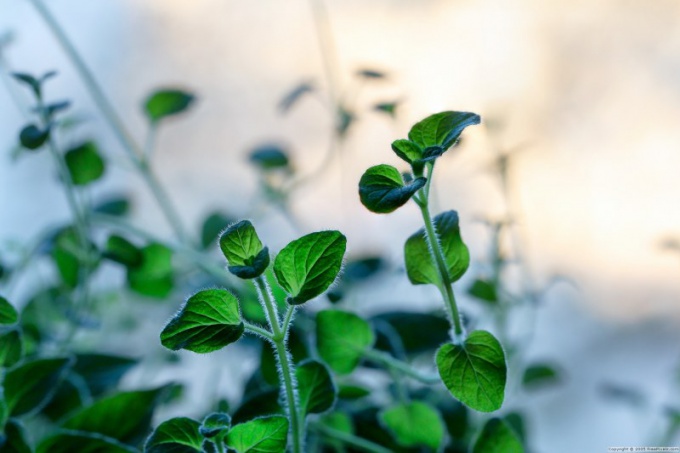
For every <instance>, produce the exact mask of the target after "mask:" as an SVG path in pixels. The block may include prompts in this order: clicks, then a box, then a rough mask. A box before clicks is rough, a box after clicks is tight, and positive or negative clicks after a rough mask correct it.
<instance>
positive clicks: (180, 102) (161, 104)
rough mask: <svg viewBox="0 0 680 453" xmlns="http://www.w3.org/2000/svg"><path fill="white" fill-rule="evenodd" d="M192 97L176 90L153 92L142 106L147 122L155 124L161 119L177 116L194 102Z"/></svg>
mask: <svg viewBox="0 0 680 453" xmlns="http://www.w3.org/2000/svg"><path fill="white" fill-rule="evenodd" d="M194 99H195V97H194V95H192V94H191V93H187V92H186V91H182V90H177V89H165V90H158V91H155V92H154V93H153V94H152V95H151V96H150V97H149V98H148V99H147V100H146V104H145V105H144V108H145V111H146V114H147V116H148V117H149V120H150V121H151V122H152V123H155V122H157V121H159V120H161V119H163V118H166V117H168V116H172V115H178V114H180V113H182V112H184V111H185V110H187V109H188V108H189V107H190V106H191V104H192V103H193V102H194Z"/></svg>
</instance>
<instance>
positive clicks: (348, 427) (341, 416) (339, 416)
mask: <svg viewBox="0 0 680 453" xmlns="http://www.w3.org/2000/svg"><path fill="white" fill-rule="evenodd" d="M320 422H321V424H322V425H323V426H326V427H328V428H330V429H333V430H335V431H339V432H341V433H346V434H354V425H353V424H352V419H351V418H350V417H349V415H347V414H345V413H343V412H335V411H333V412H330V413H328V414H325V415H324V416H323V417H321V420H320ZM324 443H325V444H326V445H328V446H329V447H332V448H334V449H335V450H334V451H336V452H344V451H346V450H345V448H344V445H343V443H342V442H341V441H339V440H337V439H334V438H331V437H327V438H325V439H324ZM322 451H326V449H324V450H322Z"/></svg>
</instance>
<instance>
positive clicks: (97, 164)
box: [64, 142, 105, 186]
mask: <svg viewBox="0 0 680 453" xmlns="http://www.w3.org/2000/svg"><path fill="white" fill-rule="evenodd" d="M64 161H65V162H66V166H67V167H68V171H69V174H70V175H71V181H72V182H73V184H74V185H76V186H84V185H87V184H89V183H91V182H94V181H96V180H98V179H99V178H101V177H102V175H103V174H104V170H105V165H104V159H102V157H101V156H100V155H99V150H98V149H97V145H95V144H94V143H92V142H86V143H83V144H82V145H80V146H76V147H75V148H71V149H70V150H68V151H67V152H66V154H65V155H64Z"/></svg>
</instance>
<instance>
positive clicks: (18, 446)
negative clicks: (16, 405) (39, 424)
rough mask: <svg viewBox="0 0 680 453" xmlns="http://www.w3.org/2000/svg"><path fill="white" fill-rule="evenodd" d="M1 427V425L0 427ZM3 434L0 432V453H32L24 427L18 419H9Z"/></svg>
mask: <svg viewBox="0 0 680 453" xmlns="http://www.w3.org/2000/svg"><path fill="white" fill-rule="evenodd" d="M0 426H1V425H0ZM2 438H3V432H2V431H0V453H31V451H32V450H31V447H30V446H29V445H28V441H27V440H26V433H25V432H24V427H23V426H21V423H20V422H19V421H18V420H16V419H13V418H11V419H9V421H8V422H7V424H6V425H5V429H4V442H3V441H2V440H3V439H2Z"/></svg>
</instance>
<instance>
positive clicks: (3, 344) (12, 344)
mask: <svg viewBox="0 0 680 453" xmlns="http://www.w3.org/2000/svg"><path fill="white" fill-rule="evenodd" d="M22 354H23V345H22V343H21V332H20V331H19V330H17V329H12V330H8V331H6V332H0V368H7V367H11V366H13V365H14V364H16V363H17V362H18V361H19V359H21V356H22Z"/></svg>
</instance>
